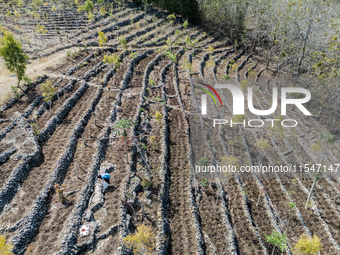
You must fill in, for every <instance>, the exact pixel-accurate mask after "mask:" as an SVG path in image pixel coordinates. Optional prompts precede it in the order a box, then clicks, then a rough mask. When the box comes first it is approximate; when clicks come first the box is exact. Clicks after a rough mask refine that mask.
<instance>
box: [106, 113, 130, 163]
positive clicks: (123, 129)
mask: <svg viewBox="0 0 340 255" xmlns="http://www.w3.org/2000/svg"><path fill="white" fill-rule="evenodd" d="M135 125H136V123H135V122H134V121H132V120H131V119H126V118H124V119H121V120H118V121H117V122H116V125H115V126H114V127H113V129H112V131H113V132H117V133H118V135H119V136H121V137H123V139H124V141H125V152H126V163H129V156H128V151H127V135H128V134H127V129H129V128H130V127H133V126H135Z"/></svg>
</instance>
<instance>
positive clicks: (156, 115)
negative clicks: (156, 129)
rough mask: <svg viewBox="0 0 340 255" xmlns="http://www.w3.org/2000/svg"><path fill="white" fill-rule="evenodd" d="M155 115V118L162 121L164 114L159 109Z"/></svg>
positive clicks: (158, 121) (159, 121)
mask: <svg viewBox="0 0 340 255" xmlns="http://www.w3.org/2000/svg"><path fill="white" fill-rule="evenodd" d="M153 117H154V118H155V120H156V121H157V123H158V124H160V123H162V118H163V115H162V114H161V113H160V112H159V111H157V112H156V113H155V114H154V115H153Z"/></svg>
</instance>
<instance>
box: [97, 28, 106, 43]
mask: <svg viewBox="0 0 340 255" xmlns="http://www.w3.org/2000/svg"><path fill="white" fill-rule="evenodd" d="M98 43H99V46H100V47H104V46H105V44H106V43H107V37H106V35H105V34H104V33H103V32H102V31H98Z"/></svg>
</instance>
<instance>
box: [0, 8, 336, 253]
mask: <svg viewBox="0 0 340 255" xmlns="http://www.w3.org/2000/svg"><path fill="white" fill-rule="evenodd" d="M39 11H40V12H41V16H43V13H46V15H45V14H44V15H45V17H46V18H45V19H44V21H43V23H42V24H44V25H45V27H46V28H47V29H48V31H49V32H47V33H46V34H44V35H39V37H41V38H40V39H39V40H38V38H36V40H35V41H36V42H35V43H31V44H29V43H24V44H23V47H24V49H25V50H26V51H27V52H28V53H29V55H30V57H31V58H32V59H33V58H40V57H42V56H49V57H51V58H53V56H54V54H56V53H58V52H60V51H62V50H65V49H70V53H69V56H67V57H66V59H65V61H63V62H62V63H57V65H56V66H54V67H49V68H48V69H47V70H44V71H43V72H42V73H41V78H38V79H37V80H36V81H34V82H33V83H32V84H31V85H30V86H29V87H28V88H27V89H26V90H25V93H23V94H22V95H21V97H20V99H13V100H10V101H9V102H7V103H6V104H4V105H2V106H1V108H0V235H2V236H4V237H6V238H7V240H8V241H9V242H11V243H12V245H13V246H14V253H15V254H48V253H50V254H65V255H66V254H92V253H93V254H128V253H129V249H128V248H127V247H126V245H125V244H124V242H123V238H125V237H126V236H127V235H128V234H130V233H134V232H135V230H136V227H137V226H139V225H141V224H144V225H147V226H150V227H151V229H152V231H153V232H154V234H155V235H156V238H155V250H154V252H153V253H154V254H173V255H177V254H271V252H272V250H273V245H272V244H270V243H268V242H267V239H266V237H265V236H266V235H270V234H271V232H272V230H275V231H277V232H278V233H286V234H287V236H288V239H287V247H286V249H285V251H286V252H287V253H288V254H292V249H293V247H294V245H295V243H296V242H297V241H298V240H299V238H300V236H301V235H302V234H303V233H305V234H307V235H309V236H312V235H314V234H315V235H317V236H318V237H320V238H321V243H322V245H323V249H322V252H321V254H339V253H340V231H339V230H340V225H339V224H340V209H339V204H338V199H337V196H338V195H339V194H340V192H339V190H340V182H339V174H338V173H337V172H334V171H333V172H332V173H329V172H326V173H322V174H321V178H320V180H319V181H318V182H317V185H316V189H315V191H314V193H313V196H312V199H311V203H310V206H309V207H308V208H305V202H306V200H307V197H308V193H309V189H310V187H311V185H312V182H313V179H312V173H310V174H306V173H304V174H301V173H298V172H296V173H289V174H284V175H283V174H280V173H278V174H273V176H271V178H268V177H263V176H261V175H258V174H248V175H225V174H223V173H212V174H203V173H197V172H195V168H194V165H195V164H196V163H197V162H202V159H206V161H207V162H208V163H211V164H216V163H220V162H221V160H222V159H223V158H227V159H228V158H229V159H230V158H231V157H232V158H234V160H236V161H237V164H238V165H250V166H251V165H257V164H259V162H260V164H263V165H265V164H271V165H280V164H283V165H291V164H292V165H304V164H307V163H309V164H317V163H320V162H319V161H320V158H321V156H322V153H323V151H322V149H321V150H313V149H312V148H313V146H314V147H315V144H318V146H319V147H320V148H324V147H325V145H326V142H324V141H321V142H320V139H321V135H322V134H323V133H324V132H325V130H327V128H326V127H324V126H323V125H322V124H321V123H319V122H318V121H317V120H316V119H315V118H313V117H305V116H304V115H303V114H302V113H301V112H300V111H298V110H297V109H296V108H294V107H289V110H288V113H287V116H286V119H296V120H298V126H297V127H296V128H293V129H291V128H285V127H283V128H282V130H281V129H280V130H279V131H273V133H271V134H269V133H270V132H265V131H264V130H263V129H259V128H249V127H246V128H245V127H243V126H242V125H238V126H236V127H228V126H220V127H218V128H213V129H212V128H211V121H212V118H218V116H220V115H219V114H220V113H221V111H223V112H224V113H229V114H231V112H232V102H233V100H232V97H231V94H230V93H226V91H225V90H222V89H218V93H219V94H220V95H221V96H222V100H223V102H226V104H225V105H224V106H223V108H221V107H218V108H217V107H213V102H212V100H211V101H209V102H208V105H209V112H210V114H211V116H212V117H207V115H202V114H201V111H200V107H201V106H200V101H199V100H197V97H196V95H197V93H198V92H199V91H200V90H199V89H198V88H197V87H198V86H199V85H198V83H197V81H202V82H206V83H209V84H211V85H214V84H215V83H225V82H232V83H233V84H236V85H237V86H238V87H239V88H241V89H242V86H243V84H247V86H248V87H249V86H251V87H252V88H253V91H254V99H253V100H254V106H256V108H257V109H268V108H269V106H270V105H271V103H270V102H271V100H272V87H274V85H275V77H273V76H272V74H271V73H270V71H268V70H267V69H266V63H265V62H263V60H262V59H261V57H259V56H258V54H256V53H257V52H251V51H250V49H249V48H247V47H246V46H242V45H241V46H238V47H236V46H234V45H230V44H229V41H228V40H218V39H216V38H215V37H213V36H210V35H209V34H207V33H205V31H203V30H200V28H199V27H196V26H193V25H190V26H189V27H188V28H186V29H185V28H184V27H183V25H182V24H183V21H182V20H181V19H180V18H178V17H177V18H176V19H175V20H174V21H173V22H170V21H169V20H168V19H167V16H168V14H167V13H162V12H160V11H159V10H156V9H151V10H149V11H148V12H147V13H145V12H144V11H143V10H141V9H140V8H137V7H133V5H132V4H124V5H121V6H119V7H118V6H117V7H116V9H115V12H114V18H112V17H110V16H105V15H103V16H100V17H97V19H96V20H95V21H94V22H93V23H92V24H91V25H89V26H88V23H87V19H86V17H85V16H84V15H82V14H81V13H79V12H77V9H76V5H74V6H68V8H66V9H65V11H64V12H60V14H56V12H53V11H51V7H50V6H48V7H41V9H40V10H39ZM1 12H2V13H4V12H5V10H4V9H2V10H1ZM3 17H4V16H3ZM3 17H2V19H3ZM17 22H18V24H16V23H12V24H11V25H8V27H7V29H8V30H9V31H12V32H14V34H16V35H17V36H18V38H19V37H25V36H27V37H28V38H29V37H30V36H34V33H33V32H32V29H34V28H32V27H33V26H34V22H33V20H32V18H31V17H29V16H27V17H24V18H23V19H21V21H20V20H19V21H17ZM20 22H22V24H21V23H20ZM30 22H31V23H30ZM6 24H8V23H6ZM15 26H20V27H25V29H22V30H23V31H18V29H17V28H16V27H15ZM53 27H58V31H57V30H56V29H53ZM98 31H102V32H104V33H105V35H106V36H107V42H106V44H105V46H102V47H100V46H99V43H98V41H97V40H98V38H97V37H98ZM119 38H124V39H125V40H126V42H127V47H123V46H122V43H121V41H120V39H119ZM168 38H170V39H169V40H170V41H172V43H171V47H170V45H168V44H167V40H168ZM186 38H190V40H191V42H192V44H188V43H186ZM56 40H57V43H55V41H56ZM187 40H188V39H187ZM195 40H196V41H195ZM33 41H34V40H33ZM84 46H85V47H84ZM209 47H212V48H213V50H211V48H210V50H209ZM166 49H167V50H168V52H170V53H171V54H173V55H175V54H176V55H175V56H176V59H175V61H172V60H171V59H170V58H169V57H168V56H167V54H165V52H164V50H166ZM260 50H261V49H258V51H260ZM73 52H75V53H73ZM110 54H117V55H119V57H120V60H121V63H120V66H119V68H116V66H112V65H109V64H107V63H105V62H104V61H103V58H104V56H105V55H110ZM168 55H169V54H168ZM226 76H230V80H228V81H226V79H227V78H228V77H226ZM245 81H246V82H245ZM46 82H50V83H51V84H52V86H53V87H54V88H55V89H56V90H55V94H54V96H53V98H52V99H51V100H50V101H49V102H45V101H44V100H43V95H42V92H41V90H40V85H41V84H42V83H46ZM198 98H199V97H198ZM209 100H210V99H209ZM210 106H211V107H210ZM157 115H158V116H160V117H158V118H157V117H156V116H157ZM278 115H280V113H279V112H278V111H277V112H275V113H274V114H273V116H278ZM273 116H271V117H273ZM129 118H130V119H132V120H133V121H134V122H135V126H133V127H132V128H129V129H128V138H126V139H128V155H127V157H126V151H125V144H124V139H123V138H122V137H119V134H117V132H113V129H114V127H115V125H116V123H117V122H118V121H120V120H123V119H129ZM247 118H257V117H256V116H252V115H251V113H247ZM263 139H266V140H267V141H268V143H269V147H266V148H265V149H264V150H261V148H259V146H257V144H258V143H257V142H258V141H262V140H263ZM339 158H340V145H339V143H331V144H328V146H327V149H326V150H325V157H324V161H323V164H325V165H328V166H329V165H332V164H333V165H335V164H339V162H340V161H339ZM127 159H128V162H127ZM236 161H235V162H236ZM207 162H206V163H207ZM235 164H236V163H235ZM108 166H109V167H108ZM102 169H110V171H111V183H110V187H109V188H108V189H107V191H106V192H105V193H104V203H103V204H102V205H101V206H100V207H99V208H96V209H93V207H92V206H93V203H92V201H93V200H92V196H93V194H94V190H95V188H96V183H97V175H98V174H99V173H101V171H102ZM339 171H340V169H339ZM146 183H147V184H150V185H146ZM56 184H60V185H63V189H64V194H65V196H66V199H67V203H66V204H63V203H61V202H59V201H58V197H57V196H58V195H57V192H56V190H57V188H56ZM290 203H294V204H295V207H294V208H290V207H289V204H290ZM288 222H289V223H288ZM288 224H289V227H288ZM81 225H89V227H90V232H89V235H88V236H86V237H80V235H79V228H80V226H81ZM274 254H281V252H280V249H276V250H275V253H274Z"/></svg>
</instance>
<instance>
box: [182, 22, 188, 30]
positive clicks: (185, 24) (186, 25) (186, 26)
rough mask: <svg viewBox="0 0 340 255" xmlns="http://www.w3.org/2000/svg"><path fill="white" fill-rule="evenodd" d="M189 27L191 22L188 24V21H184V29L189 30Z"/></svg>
mask: <svg viewBox="0 0 340 255" xmlns="http://www.w3.org/2000/svg"><path fill="white" fill-rule="evenodd" d="M188 26H189V22H188V20H186V21H184V23H183V27H184V28H185V29H187V28H188Z"/></svg>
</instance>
